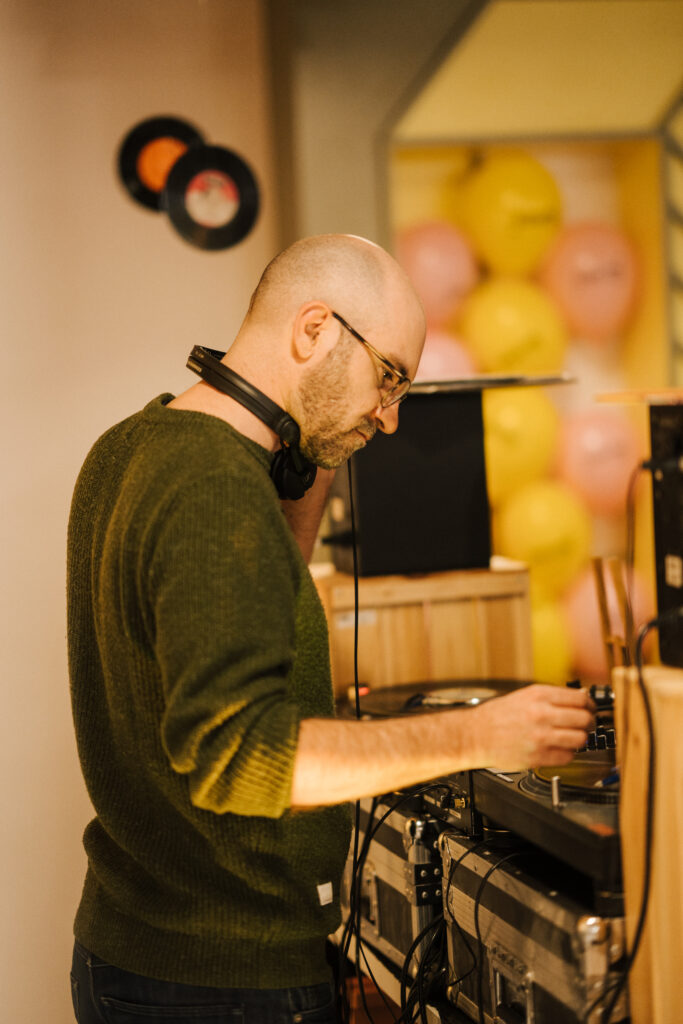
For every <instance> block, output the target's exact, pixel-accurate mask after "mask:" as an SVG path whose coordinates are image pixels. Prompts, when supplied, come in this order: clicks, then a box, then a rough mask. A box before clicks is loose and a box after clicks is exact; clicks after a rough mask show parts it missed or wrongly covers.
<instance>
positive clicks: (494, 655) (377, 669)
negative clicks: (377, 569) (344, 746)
mask: <svg viewBox="0 0 683 1024" xmlns="http://www.w3.org/2000/svg"><path fill="white" fill-rule="evenodd" d="M358 583H359V586H358V674H359V681H360V682H361V683H366V684H367V685H368V686H370V687H371V688H372V689H383V688H386V687H388V686H396V685H398V684H401V683H412V682H415V683H421V682H428V681H447V680H450V679H466V678H472V679H486V678H508V679H520V680H530V679H531V678H532V658H531V617H530V605H529V574H528V571H527V569H526V567H524V566H522V565H520V564H519V563H513V562H509V561H507V560H504V559H498V558H496V559H493V560H492V563H491V568H490V569H467V570H458V571H455V572H443V573H431V574H429V575H426V576H372V577H363V578H361V579H360V580H359V581H358ZM316 584H317V587H318V592H319V594H320V597H321V599H322V603H323V606H324V608H325V613H326V615H327V621H328V625H329V631H330V657H331V661H332V679H333V683H334V689H335V694H336V695H337V697H344V696H346V693H347V690H348V687H349V686H351V685H352V684H353V681H354V667H353V666H354V618H355V615H354V607H355V601H354V585H353V577H352V576H348V575H346V574H343V573H337V572H332V573H329V574H326V575H325V574H324V575H318V577H317V579H316Z"/></svg>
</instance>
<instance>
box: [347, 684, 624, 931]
mask: <svg viewBox="0 0 683 1024" xmlns="http://www.w3.org/2000/svg"><path fill="white" fill-rule="evenodd" d="M524 685H525V683H524V682H523V681H520V680H518V679H514V680H510V679H491V680H489V679H486V680H482V679H473V680H463V679H459V680H455V681H452V682H446V683H441V684H434V683H425V684H424V685H423V686H419V685H416V684H411V685H408V686H396V687H390V688H387V689H384V690H380V691H377V692H375V693H370V694H368V695H367V696H365V697H362V698H361V699H360V711H361V716H363V717H371V718H374V717H386V716H395V715H404V714H405V715H414V714H424V713H427V712H434V711H438V710H439V709H441V708H453V707H471V706H474V705H476V704H478V703H481V702H482V701H484V700H489V699H491V698H493V697H496V696H501V695H503V694H504V693H508V692H510V691H511V690H513V689H519V687H520V686H524ZM594 691H595V692H594V693H593V697H594V699H595V701H596V704H597V708H598V713H597V723H596V729H595V731H594V732H593V733H592V734H590V735H589V737H588V743H587V746H586V748H585V749H584V750H582V751H578V752H577V753H576V755H575V757H574V759H573V760H572V761H571V763H570V764H568V765H566V766H564V767H561V768H537V769H533V770H529V771H521V772H520V771H510V772H503V771H493V770H487V769H477V770H472V771H462V772H456V773H454V774H453V775H449V776H446V777H444V778H443V779H440V780H438V781H439V782H440V783H442V787H439V788H437V787H435V789H434V790H433V791H432V792H431V793H427V794H426V795H425V796H424V797H423V800H424V805H425V809H426V810H428V812H429V813H430V814H431V815H433V816H434V817H435V818H437V819H439V820H440V821H442V822H443V823H444V824H445V825H447V826H450V827H452V828H455V829H457V830H458V831H459V832H461V833H463V834H464V835H466V836H469V837H472V838H484V839H487V840H489V841H490V842H492V843H495V844H498V845H501V844H507V845H511V844H514V843H515V842H518V841H522V842H526V843H530V844H533V846H534V847H538V848H539V849H540V850H542V851H544V852H545V853H546V854H549V855H550V856H551V857H553V858H556V860H557V862H558V871H561V872H562V874H563V875H564V876H565V880H567V881H569V880H570V879H571V880H578V882H577V884H578V886H579V888H580V889H581V892H582V899H584V900H586V901H588V902H589V903H590V906H591V909H592V910H593V912H595V913H597V914H608V915H618V914H621V913H623V893H622V880H621V853H620V839H619V807H618V802H619V779H618V769H617V766H616V736H615V731H614V723H613V716H612V696H611V691H609V690H603V689H600V690H595V688H594Z"/></svg>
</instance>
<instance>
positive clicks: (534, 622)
mask: <svg viewBox="0 0 683 1024" xmlns="http://www.w3.org/2000/svg"><path fill="white" fill-rule="evenodd" d="M531 647H532V653H533V659H534V678H535V679H537V680H538V682H539V683H555V684H556V685H558V686H564V684H565V683H566V682H567V681H568V680H569V679H570V678H571V662H572V648H571V638H570V635H569V627H568V625H567V622H566V620H565V617H564V614H563V612H562V608H561V607H560V605H559V604H557V603H556V602H554V601H543V602H542V603H533V604H532V606H531Z"/></svg>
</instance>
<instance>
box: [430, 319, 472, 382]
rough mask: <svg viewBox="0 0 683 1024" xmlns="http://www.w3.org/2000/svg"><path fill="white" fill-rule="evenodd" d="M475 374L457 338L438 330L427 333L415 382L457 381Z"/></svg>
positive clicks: (469, 356)
mask: <svg viewBox="0 0 683 1024" xmlns="http://www.w3.org/2000/svg"><path fill="white" fill-rule="evenodd" d="M475 373H476V368H475V365H474V361H473V359H472V356H471V355H470V354H469V352H468V351H467V349H466V348H465V346H464V345H463V343H462V342H461V341H460V340H459V339H458V338H456V337H454V336H453V335H452V334H447V333H446V332H445V331H440V330H438V329H432V330H428V331H427V337H426V338H425V346H424V348H423V350H422V358H421V359H420V365H419V366H418V368H417V373H416V374H415V379H416V380H457V379H458V378H460V377H472V376H473V375H474V374H475Z"/></svg>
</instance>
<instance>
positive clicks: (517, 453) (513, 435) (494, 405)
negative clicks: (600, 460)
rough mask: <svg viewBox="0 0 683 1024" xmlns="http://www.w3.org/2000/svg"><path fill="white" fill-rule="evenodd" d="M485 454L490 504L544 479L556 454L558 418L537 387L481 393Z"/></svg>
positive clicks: (548, 400)
mask: <svg viewBox="0 0 683 1024" xmlns="http://www.w3.org/2000/svg"><path fill="white" fill-rule="evenodd" d="M483 412H484V452H485V456H486V482H487V488H488V495H489V501H490V503H491V504H492V505H494V506H497V505H499V504H500V503H501V501H504V500H505V498H507V497H508V496H509V495H510V494H511V493H512V492H513V491H515V490H517V489H518V488H519V487H523V486H524V484H527V483H529V482H530V481H531V480H536V479H538V478H539V477H541V476H543V475H544V474H545V473H546V472H547V470H548V468H549V466H550V464H551V462H552V460H553V456H554V454H555V449H556V446H557V438H558V434H559V428H560V424H559V416H558V413H557V410H556V408H555V406H554V405H553V403H552V402H551V401H550V399H549V398H548V396H547V395H546V394H545V393H544V392H543V391H541V390H540V389H539V388H501V389H500V390H497V389H492V390H488V391H484V401H483Z"/></svg>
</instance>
